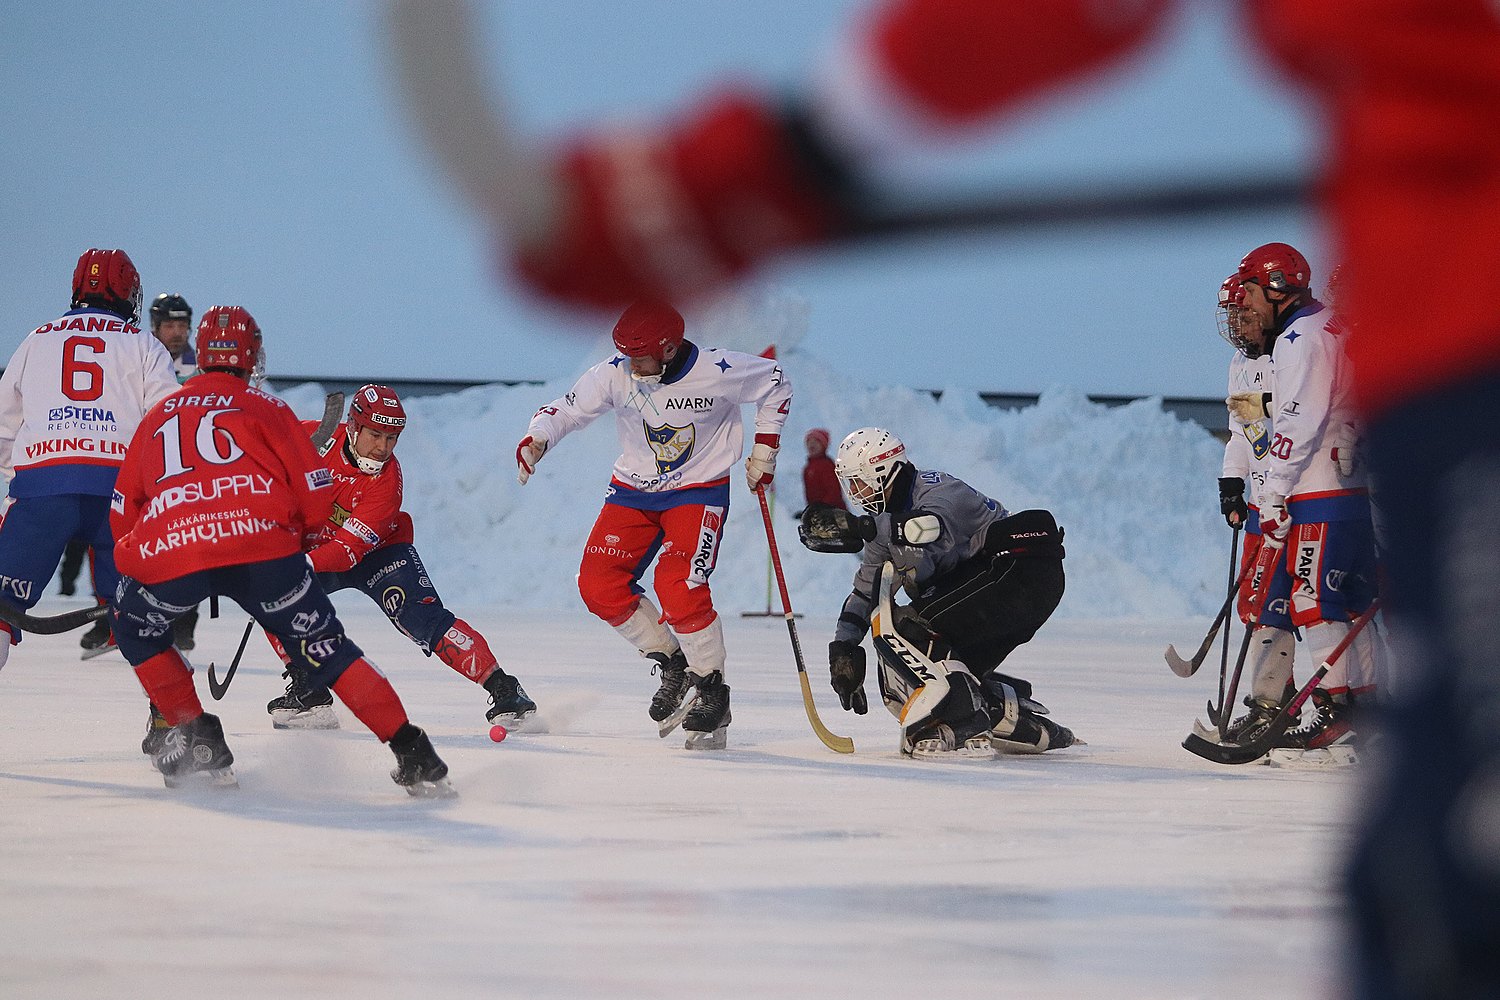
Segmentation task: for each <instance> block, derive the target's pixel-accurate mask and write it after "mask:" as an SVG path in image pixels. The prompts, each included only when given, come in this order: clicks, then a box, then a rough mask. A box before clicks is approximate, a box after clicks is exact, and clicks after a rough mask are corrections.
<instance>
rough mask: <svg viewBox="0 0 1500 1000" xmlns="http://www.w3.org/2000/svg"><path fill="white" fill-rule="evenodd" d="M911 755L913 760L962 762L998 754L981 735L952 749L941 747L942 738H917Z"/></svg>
mask: <svg viewBox="0 0 1500 1000" xmlns="http://www.w3.org/2000/svg"><path fill="white" fill-rule="evenodd" d="M911 756H912V759H913V760H937V761H943V760H948V761H956V762H964V761H985V760H994V759H995V758H996V757H997V756H998V754H997V753H996V751H995V747H994V746H993V745H992V744H991V742H990V740H989V739H988V738H986V737H982V736H981V737H976V738H975V739H972V740H967V741H965V743H964V745H963V746H961V747H954V748H953V749H952V750H945V749H943V742H942V740H918V741H917V742H916V744H915V745H914V746H913V747H912V748H911Z"/></svg>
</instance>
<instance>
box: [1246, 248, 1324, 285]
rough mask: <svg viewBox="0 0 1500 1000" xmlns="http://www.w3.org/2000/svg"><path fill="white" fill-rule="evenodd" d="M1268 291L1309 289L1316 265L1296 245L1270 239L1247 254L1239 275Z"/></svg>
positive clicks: (1247, 281)
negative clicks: (1313, 268) (1310, 263)
mask: <svg viewBox="0 0 1500 1000" xmlns="http://www.w3.org/2000/svg"><path fill="white" fill-rule="evenodd" d="M1236 276H1237V277H1238V278H1239V279H1240V281H1242V282H1245V283H1249V282H1252V281H1253V282H1255V283H1256V284H1258V285H1260V287H1261V288H1264V289H1266V290H1268V291H1276V292H1305V291H1307V290H1308V289H1309V288H1311V287H1312V267H1311V265H1309V264H1308V263H1307V258H1306V257H1304V256H1302V254H1301V252H1300V251H1298V250H1297V248H1296V247H1293V246H1289V245H1287V244H1285V243H1267V244H1266V245H1265V246H1259V247H1256V248H1255V249H1254V250H1251V251H1250V252H1249V253H1247V254H1245V257H1244V259H1243V260H1241V261H1240V269H1239V272H1238V273H1237V275H1236Z"/></svg>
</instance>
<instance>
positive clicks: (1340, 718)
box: [1276, 688, 1354, 750]
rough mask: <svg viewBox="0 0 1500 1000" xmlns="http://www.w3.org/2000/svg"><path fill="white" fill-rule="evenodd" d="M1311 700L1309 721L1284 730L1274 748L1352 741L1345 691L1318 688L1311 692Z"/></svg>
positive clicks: (1314, 747) (1315, 746) (1320, 746)
mask: <svg viewBox="0 0 1500 1000" xmlns="http://www.w3.org/2000/svg"><path fill="white" fill-rule="evenodd" d="M1312 704H1313V718H1312V721H1311V722H1309V723H1308V724H1307V725H1305V726H1301V727H1299V728H1297V729H1293V730H1290V731H1289V732H1286V733H1283V734H1282V736H1281V739H1279V740H1277V741H1276V749H1279V750H1321V749H1325V748H1328V747H1334V746H1343V745H1350V744H1353V742H1354V727H1353V726H1352V725H1350V720H1349V715H1350V711H1349V698H1348V696H1347V695H1342V694H1329V693H1328V692H1327V691H1326V690H1324V689H1323V688H1317V689H1315V690H1314V691H1313V693H1312Z"/></svg>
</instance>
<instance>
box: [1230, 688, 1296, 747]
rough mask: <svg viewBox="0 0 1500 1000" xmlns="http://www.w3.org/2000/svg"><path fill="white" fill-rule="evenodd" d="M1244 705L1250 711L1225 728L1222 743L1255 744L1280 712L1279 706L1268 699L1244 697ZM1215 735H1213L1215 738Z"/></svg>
mask: <svg viewBox="0 0 1500 1000" xmlns="http://www.w3.org/2000/svg"><path fill="white" fill-rule="evenodd" d="M1245 705H1246V707H1248V708H1249V709H1250V711H1248V712H1246V713H1245V714H1244V715H1242V716H1240V717H1239V718H1238V719H1235V720H1234V721H1233V722H1231V723H1230V724H1229V725H1228V726H1227V727H1226V728H1225V730H1224V739H1223V742H1225V743H1240V744H1245V743H1253V742H1255V741H1256V740H1257V739H1259V738H1260V736H1261V734H1263V733H1264V732H1265V731H1266V727H1267V726H1269V725H1270V724H1271V720H1272V719H1274V718H1276V716H1277V714H1278V713H1279V712H1280V711H1281V704H1280V703H1279V702H1275V701H1272V700H1271V699H1269V698H1251V697H1246V698H1245ZM1217 735H1218V734H1217V733H1215V736H1217Z"/></svg>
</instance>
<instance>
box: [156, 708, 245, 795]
mask: <svg viewBox="0 0 1500 1000" xmlns="http://www.w3.org/2000/svg"><path fill="white" fill-rule="evenodd" d="M151 762H152V763H153V764H155V765H156V769H157V770H158V771H160V772H161V775H162V779H163V780H164V781H165V782H166V784H167V787H168V788H179V787H181V786H182V785H184V784H186V783H188V782H200V783H203V784H206V785H208V786H211V787H214V788H238V787H239V784H240V783H239V779H237V778H236V777H235V776H234V770H233V768H232V767H231V766H230V765H232V764H233V763H234V754H233V753H231V752H230V751H229V744H227V743H225V742H224V727H223V726H222V725H221V724H220V723H219V717H218V716H216V715H209V714H208V713H207V712H205V713H203V714H202V715H200V716H198V717H197V718H196V719H193V720H191V721H189V722H184V723H182V724H181V725H180V726H177V727H175V728H173V729H170V730H168V731H167V734H166V736H165V738H164V739H163V741H162V748H161V751H160V752H159V753H157V754H156V755H155V756H154V757H153V758H152V761H151Z"/></svg>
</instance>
